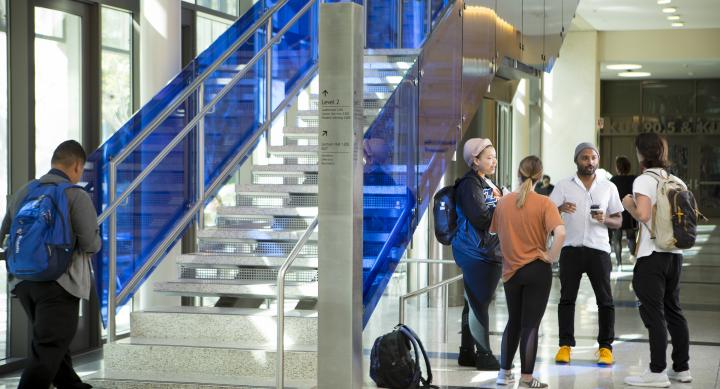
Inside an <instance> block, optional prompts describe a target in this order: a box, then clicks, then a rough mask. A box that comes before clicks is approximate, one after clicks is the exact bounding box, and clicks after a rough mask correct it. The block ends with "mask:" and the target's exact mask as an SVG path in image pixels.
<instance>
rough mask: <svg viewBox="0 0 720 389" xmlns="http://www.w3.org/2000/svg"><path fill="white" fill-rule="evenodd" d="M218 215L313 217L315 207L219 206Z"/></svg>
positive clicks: (315, 211) (315, 210)
mask: <svg viewBox="0 0 720 389" xmlns="http://www.w3.org/2000/svg"><path fill="white" fill-rule="evenodd" d="M217 212H218V216H221V215H222V216H284V217H304V218H314V217H315V216H317V214H318V209H317V207H298V208H257V207H220V208H218V211H217Z"/></svg>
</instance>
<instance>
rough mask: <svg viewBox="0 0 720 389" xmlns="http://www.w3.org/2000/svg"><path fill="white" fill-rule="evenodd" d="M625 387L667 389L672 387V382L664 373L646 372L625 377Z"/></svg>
mask: <svg viewBox="0 0 720 389" xmlns="http://www.w3.org/2000/svg"><path fill="white" fill-rule="evenodd" d="M625 385H630V386H645V387H650V388H667V387H670V380H669V379H668V375H667V374H665V372H664V371H663V372H662V373H653V372H651V371H646V372H645V373H643V374H641V375H636V376H628V377H625Z"/></svg>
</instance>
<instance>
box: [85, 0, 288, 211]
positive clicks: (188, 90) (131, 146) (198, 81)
mask: <svg viewBox="0 0 720 389" xmlns="http://www.w3.org/2000/svg"><path fill="white" fill-rule="evenodd" d="M288 1H290V0H279V1H278V2H277V4H275V5H274V6H272V7H271V8H270V9H268V11H267V12H265V13H264V14H263V16H261V17H260V18H259V19H258V20H256V21H255V23H253V24H252V25H251V26H250V27H248V28H247V30H246V31H245V32H244V33H243V34H242V35H240V37H239V38H238V39H237V40H236V41H235V42H234V43H233V44H232V45H231V46H230V47H228V48H227V50H225V52H224V53H223V54H222V55H220V57H218V58H217V59H216V60H215V61H213V63H212V64H210V66H208V68H207V69H205V71H203V72H202V73H201V74H200V75H199V76H197V77H196V78H195V79H194V80H193V82H191V83H190V84H189V85H188V86H187V87H185V89H183V91H182V92H181V93H180V94H179V95H178V96H177V97H176V98H175V99H174V100H173V102H172V103H170V104H168V106H167V107H165V108H164V109H163V110H162V111H161V112H160V114H158V116H157V117H155V119H153V121H151V122H150V124H149V125H148V126H147V127H146V128H145V129H143V130H142V131H141V132H140V133H139V134H138V135H137V136H135V138H133V140H132V141H131V142H130V143H128V145H127V146H125V147H124V148H123V149H122V151H120V153H119V154H118V155H116V156H114V158H113V160H115V161H118V162H117V163H118V164H120V163H121V162H122V161H124V160H125V158H127V157H128V156H129V155H130V153H132V152H133V151H134V150H135V149H136V148H137V147H138V146H139V145H140V144H141V143H142V142H143V141H144V140H145V139H146V138H147V137H148V136H150V135H151V134H152V133H153V131H155V129H157V128H158V127H159V126H160V124H161V123H162V122H163V121H164V120H165V119H167V118H168V117H169V116H170V115H171V114H172V113H173V112H175V110H176V109H177V108H178V107H179V106H180V104H182V103H183V102H184V101H185V99H187V98H188V97H190V95H192V93H193V92H195V91H196V90H197V89H198V87H199V86H200V85H202V83H203V82H204V81H205V80H207V79H208V78H209V77H210V75H212V74H213V73H214V72H215V71H216V70H217V69H218V68H219V67H220V65H222V64H223V63H224V62H225V61H226V60H227V59H228V58H230V56H231V55H232V54H233V53H234V52H235V51H236V50H237V49H238V48H239V47H240V46H242V45H243V44H245V42H247V40H248V39H250V37H252V35H253V34H255V33H256V32H257V30H258V28H260V26H262V25H263V24H266V23H267V22H268V20H271V18H272V16H273V15H275V13H276V12H277V11H278V10H279V9H280V8H281V7H283V6H284V5H285V4H287V2H288ZM288 24H290V23H288ZM278 35H281V34H278ZM243 70H244V69H242V70H241V72H242V71H243ZM119 202H122V200H118V203H119ZM111 205H112V204H110V205H109V206H108V208H106V209H105V210H104V211H103V212H102V214H100V216H99V217H98V220H99V221H100V223H102V221H104V220H105V219H107V218H108V216H109V213H110V212H112V211H113V210H114V209H115V208H117V205H116V206H115V207H112V208H111Z"/></svg>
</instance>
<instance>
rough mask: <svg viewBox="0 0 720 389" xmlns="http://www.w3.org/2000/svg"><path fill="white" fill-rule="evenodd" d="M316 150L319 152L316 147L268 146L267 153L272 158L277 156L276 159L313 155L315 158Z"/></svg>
mask: <svg viewBox="0 0 720 389" xmlns="http://www.w3.org/2000/svg"><path fill="white" fill-rule="evenodd" d="M318 150H319V148H318V146H317V145H309V146H297V145H289V146H270V147H269V148H268V153H269V154H272V155H274V156H278V157H298V156H302V155H315V156H316V155H317V154H318Z"/></svg>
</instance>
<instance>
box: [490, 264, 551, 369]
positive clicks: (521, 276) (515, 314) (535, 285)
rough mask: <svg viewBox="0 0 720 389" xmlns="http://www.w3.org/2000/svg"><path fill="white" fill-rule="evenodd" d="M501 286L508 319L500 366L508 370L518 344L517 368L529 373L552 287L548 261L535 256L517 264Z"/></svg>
mask: <svg viewBox="0 0 720 389" xmlns="http://www.w3.org/2000/svg"><path fill="white" fill-rule="evenodd" d="M504 286H505V299H506V300H507V306H508V316H509V318H508V322H507V325H506V326H505V332H504V333H503V338H502V345H501V346H500V366H501V367H502V368H503V369H505V370H510V369H511V367H512V361H513V358H515V351H517V348H518V344H519V345H520V367H521V369H520V371H521V372H522V374H532V372H533V370H534V369H535V357H536V355H537V348H538V329H539V328H540V321H541V320H542V317H543V315H544V314H545V308H546V307H547V302H548V297H549V296H550V287H551V286H552V268H551V266H550V264H549V263H547V262H544V261H541V260H539V259H538V260H536V261H534V262H531V263H529V264H527V265H525V266H523V267H521V268H520V269H519V270H518V271H517V272H516V273H515V275H513V276H512V278H510V279H509V280H508V281H507V282H505V285H504Z"/></svg>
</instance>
